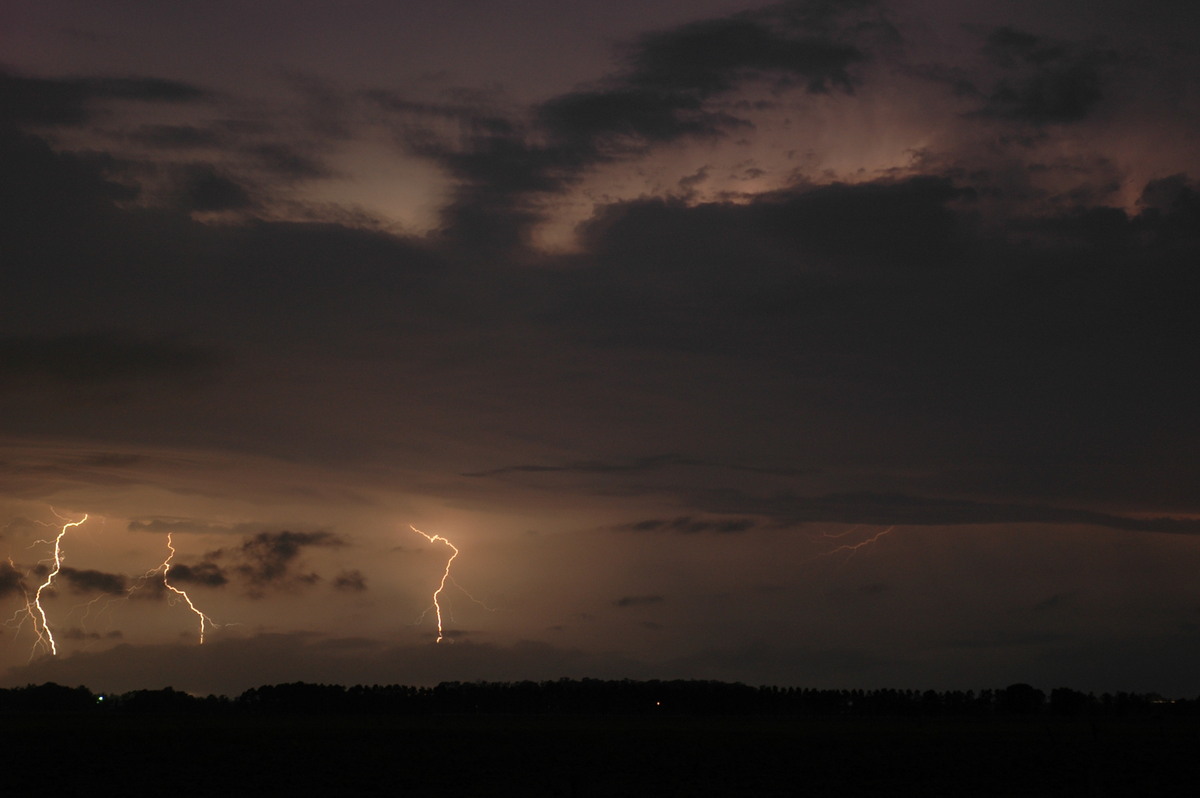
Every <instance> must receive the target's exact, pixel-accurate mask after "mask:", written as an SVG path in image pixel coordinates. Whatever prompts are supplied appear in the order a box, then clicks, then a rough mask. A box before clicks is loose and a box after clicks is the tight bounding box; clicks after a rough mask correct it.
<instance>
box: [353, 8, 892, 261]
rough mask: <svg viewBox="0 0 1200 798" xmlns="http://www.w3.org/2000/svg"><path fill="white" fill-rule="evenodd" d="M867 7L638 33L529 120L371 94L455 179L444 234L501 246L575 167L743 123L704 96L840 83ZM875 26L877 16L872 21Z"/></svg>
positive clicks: (411, 143) (414, 144) (756, 15)
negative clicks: (439, 126)
mask: <svg viewBox="0 0 1200 798" xmlns="http://www.w3.org/2000/svg"><path fill="white" fill-rule="evenodd" d="M869 5H871V4H869V3H853V4H845V5H843V6H841V7H840V8H839V9H838V12H837V13H835V12H834V11H833V10H832V8H833V7H832V6H829V5H828V4H812V3H801V4H791V5H785V6H782V7H779V8H774V9H770V10H767V11H763V12H747V13H742V14H738V15H734V16H730V17H726V18H721V19H713V20H705V21H700V22H693V23H689V24H686V25H684V26H681V27H679V28H675V29H671V30H666V31H661V32H658V33H654V34H649V35H646V36H643V37H642V38H640V39H639V40H637V41H636V42H635V43H633V44H632V45H631V46H630V47H629V48H628V52H627V53H626V58H625V63H626V68H625V70H624V71H622V72H620V73H618V74H614V75H611V76H609V77H608V78H607V79H606V80H603V81H600V82H599V83H598V84H596V85H594V86H589V87H585V88H581V89H579V90H577V91H574V92H570V93H567V94H563V95H560V96H558V97H554V98H552V99H550V100H547V101H546V102H544V103H542V104H541V105H539V106H538V107H537V108H535V109H534V112H533V119H532V123H531V124H530V125H529V126H526V125H520V124H516V123H513V122H510V121H509V120H507V119H504V118H502V117H499V116H497V115H495V114H493V113H488V112H483V111H476V112H475V113H474V114H472V113H471V112H470V111H469V110H468V109H464V108H463V107H462V106H461V105H453V104H430V103H415V102H411V101H407V100H405V99H404V98H401V97H396V96H394V95H391V94H387V93H378V92H377V93H375V94H373V95H371V96H372V99H373V100H374V101H375V102H377V103H378V104H380V105H381V106H382V107H385V108H388V109H390V110H391V111H393V112H396V113H398V114H399V115H400V116H401V117H402V118H406V119H409V120H415V122H414V121H409V122H407V123H405V124H404V125H402V126H401V128H400V130H399V135H400V138H401V140H402V141H404V142H405V144H406V145H407V146H408V147H410V148H411V149H412V150H413V151H415V152H418V153H420V154H423V155H425V156H427V157H430V158H433V159H435V160H437V161H439V162H440V163H442V164H443V165H444V166H445V167H446V168H448V169H449V170H450V171H451V172H452V173H453V174H454V175H455V176H456V177H457V178H458V179H459V180H460V181H461V186H460V188H459V190H458V198H457V201H456V202H455V203H454V204H452V205H451V206H450V207H449V208H448V209H446V211H445V212H444V217H443V224H444V227H445V232H446V233H447V234H448V235H449V236H450V238H451V239H453V240H455V241H458V242H462V243H466V242H470V243H472V244H476V245H482V246H484V247H493V248H500V249H502V250H508V249H512V248H514V247H518V246H520V245H521V244H522V243H523V242H524V233H523V232H522V231H523V230H524V228H525V227H526V226H527V225H529V224H530V223H532V222H533V221H535V220H536V219H538V218H539V217H540V212H539V210H538V209H537V207H536V202H534V197H533V196H532V195H535V194H538V193H553V192H556V191H559V190H561V189H563V188H565V187H566V186H568V185H570V184H572V183H574V182H575V181H576V180H578V178H579V177H580V175H581V173H582V172H583V170H585V169H587V168H589V167H591V166H594V165H596V164H599V163H603V162H606V161H611V160H613V159H616V158H621V157H625V156H628V155H632V154H637V153H641V152H645V151H646V150H648V149H649V148H651V147H654V146H660V145H664V144H669V143H672V142H677V141H680V140H683V139H686V138H712V137H719V136H723V135H725V134H726V133H728V132H730V131H734V130H737V129H739V128H745V127H748V126H749V125H750V123H749V122H748V121H747V120H745V119H741V118H739V117H737V116H735V115H733V114H731V113H729V112H728V111H727V110H725V109H717V108H713V107H711V105H710V100H713V99H714V98H716V97H718V96H720V95H723V94H726V93H728V92H730V91H731V90H733V89H734V88H735V87H737V86H739V85H742V84H744V83H747V82H751V81H756V82H762V81H767V82H771V83H773V84H774V85H775V86H776V87H780V86H783V85H787V84H793V83H794V84H798V85H800V86H801V87H802V88H803V89H804V90H805V91H807V92H810V93H827V92H830V91H833V90H840V91H847V92H848V91H850V90H851V89H852V87H853V85H854V83H855V78H854V76H853V74H852V69H853V67H854V66H856V65H857V64H859V63H861V62H863V61H865V60H866V59H867V56H866V54H865V53H864V52H863V51H862V50H860V49H859V48H858V47H857V46H856V44H855V43H854V41H853V40H854V39H855V38H856V37H858V36H861V35H862V34H863V31H864V30H865V29H866V27H865V26H864V25H862V24H854V23H855V22H860V20H857V19H854V20H851V21H847V22H846V23H845V24H838V20H840V19H841V13H840V12H842V11H847V10H849V11H850V13H851V16H853V15H854V13H855V12H856V11H858V10H859V9H861V8H862V7H865V6H869ZM878 24H880V25H882V24H883V23H878ZM430 116H432V117H436V118H438V119H441V120H445V119H450V120H453V121H454V122H455V123H456V124H457V126H458V128H459V131H458V134H457V135H453V136H446V135H445V134H438V133H435V132H433V130H432V129H431V128H430V127H429V126H426V125H423V124H421V123H420V120H421V118H422V117H430Z"/></svg>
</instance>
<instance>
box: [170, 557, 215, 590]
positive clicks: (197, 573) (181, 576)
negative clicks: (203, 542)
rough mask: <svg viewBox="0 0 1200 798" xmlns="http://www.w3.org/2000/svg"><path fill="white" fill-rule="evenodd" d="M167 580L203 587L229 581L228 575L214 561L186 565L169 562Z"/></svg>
mask: <svg viewBox="0 0 1200 798" xmlns="http://www.w3.org/2000/svg"><path fill="white" fill-rule="evenodd" d="M168 577H169V581H170V582H171V583H172V584H174V583H176V582H181V583H187V584H192V585H203V586H205V587H221V586H222V585H225V584H228V583H229V577H227V576H226V575H225V572H224V571H223V570H221V567H220V566H219V565H217V564H216V563H214V562H209V561H206V562H200V563H196V564H195V565H186V564H183V563H179V564H176V563H174V562H173V563H171V570H170V572H169V573H168Z"/></svg>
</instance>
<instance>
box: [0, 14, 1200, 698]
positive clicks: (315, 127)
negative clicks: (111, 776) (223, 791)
mask: <svg viewBox="0 0 1200 798" xmlns="http://www.w3.org/2000/svg"><path fill="white" fill-rule="evenodd" d="M1197 42H1200V4H1196V3H1194V2H1190V1H1189V2H1167V1H1166V0H1162V1H1160V2H1155V3H1145V2H1132V1H1126V0H1087V1H1086V2H1084V1H1083V0H1079V1H1078V2H1076V1H1075V0H1052V1H1051V2H1033V1H1032V0H1030V1H1022V2H1014V1H1011V0H992V1H991V2H971V3H963V2H957V0H907V1H906V0H894V1H892V2H870V0H861V1H860V0H843V1H841V2H835V1H834V0H816V1H815V2H795V3H782V4H776V5H760V4H757V3H754V2H741V1H740V0H696V1H694V2H686V3H685V2H678V1H668V0H637V1H636V2H634V1H633V0H619V1H617V2H614V0H578V1H577V2H569V3H563V2H559V1H558V0H554V1H551V0H522V2H515V0H443V1H442V2H437V3H408V2H388V1H387V0H343V1H341V2H317V1H316V0H258V1H257V2H254V3H239V2H206V3H164V2H159V1H158V0H154V1H153V2H152V1H151V0H112V1H111V2H104V3H95V2H88V1H85V0H78V1H77V2H70V1H69V0H37V2H34V1H33V0H15V1H10V2H6V3H5V4H4V7H3V10H0V148H2V149H3V152H2V153H0V554H3V555H4V556H5V557H6V558H7V561H5V560H0V613H2V615H3V618H5V619H7V620H8V623H7V625H5V626H2V627H0V684H4V685H23V684H27V683H31V682H42V681H47V680H53V681H57V682H60V683H64V684H72V685H74V684H85V685H87V686H89V687H90V688H92V689H93V690H132V689H138V688H158V687H162V686H167V685H170V686H173V687H175V688H176V689H181V690H189V691H194V692H218V693H226V694H236V693H237V692H240V691H241V690H244V689H246V688H248V687H252V686H255V685H260V684H267V683H278V682H284V681H298V680H299V681H313V682H316V681H320V682H336V683H342V684H356V683H367V684H370V683H380V684H385V683H407V684H432V683H437V682H439V681H443V680H454V679H460V680H474V679H487V680H518V679H534V680H539V679H554V678H558V677H563V676H569V677H585V676H591V677H598V678H625V677H629V678H672V679H673V678H701V679H721V680H730V681H742V682H747V683H751V684H780V685H797V686H808V687H863V688H871V687H900V688H915V689H927V688H928V689H939V690H942V689H979V688H983V687H998V686H1003V685H1006V684H1010V683H1014V682H1029V683H1032V684H1035V685H1038V686H1040V687H1042V688H1044V689H1050V688H1053V687H1058V686H1067V687H1071V688H1074V689H1081V690H1094V691H1115V690H1137V691H1158V692H1161V693H1163V694H1167V695H1188V696H1195V695H1197V694H1200V585H1198V580H1197V577H1198V576H1200V538H1198V537H1197V535H1200V499H1198V498H1197V485H1200V457H1198V456H1197V452H1198V451H1200V410H1198V408H1200V357H1198V355H1197V352H1198V351H1200V350H1198V343H1200V313H1198V312H1197V299H1198V298H1200V147H1198V146H1197V142H1200V46H1198V45H1197ZM85 514H86V515H87V516H88V520H87V521H86V522H84V523H83V524H81V525H79V526H77V527H69V528H66V532H65V534H63V535H62V538H61V541H60V553H61V561H60V562H59V563H58V566H57V567H56V565H55V562H54V548H55V545H54V541H55V538H56V536H58V534H59V532H60V529H62V528H63V525H64V524H66V523H68V522H74V521H78V520H79V519H81V518H83V516H84V515H85ZM410 524H411V525H415V527H417V528H418V529H420V530H423V531H424V532H426V533H428V534H429V535H440V536H444V537H445V538H446V539H448V540H449V541H451V542H452V543H453V544H454V545H455V546H456V547H457V548H458V549H459V551H460V554H459V555H458V557H457V558H456V559H455V560H454V562H453V563H452V570H451V574H450V577H451V578H450V579H449V580H448V581H447V582H446V585H445V589H444V591H443V592H442V593H441V597H440V604H441V605H442V609H443V613H444V615H445V630H444V632H445V634H444V639H443V640H442V642H441V643H437V642H435V640H436V638H437V634H438V630H437V623H436V617H435V613H434V612H432V611H431V607H432V603H433V593H434V591H435V590H436V589H437V587H438V584H439V580H440V579H441V578H442V575H443V572H444V569H445V567H446V562H447V557H448V555H449V554H450V549H449V548H448V547H447V546H446V545H444V543H443V542H442V541H440V540H434V541H430V540H427V539H426V538H424V537H422V536H420V535H418V534H417V533H416V532H414V531H413V530H412V529H411V528H410V526H409V525H410ZM168 534H170V535H171V541H172V545H173V546H174V548H175V550H176V552H175V555H174V558H173V560H172V561H171V563H170V564H169V566H168V568H167V569H166V570H167V580H166V581H167V584H164V575H163V571H164V569H163V568H162V567H161V566H162V565H163V563H164V561H165V560H166V558H167V556H168V554H169V550H168ZM168 585H170V586H174V587H175V588H177V589H182V590H184V591H186V592H187V593H188V595H189V596H190V598H191V599H192V600H193V602H194V604H195V606H196V607H197V608H198V609H199V610H200V611H201V612H203V613H205V614H206V615H207V616H208V617H209V618H211V620H212V622H213V625H212V626H208V625H206V627H205V639H204V642H203V644H201V643H200V642H199V639H198V637H199V635H198V632H199V625H198V620H199V618H198V616H197V615H195V614H193V613H192V612H191V611H190V610H189V608H188V607H187V605H186V604H185V603H184V602H183V600H182V598H181V597H180V596H179V595H177V594H175V593H173V592H172V591H171V590H170V589H168ZM40 586H44V588H43V589H42V595H41V598H40V603H41V605H42V608H43V610H44V612H45V615H46V628H45V629H43V628H42V622H41V619H40V617H38V615H37V612H36V608H35V607H32V606H31V602H32V601H33V599H35V598H36V594H37V591H38V589H39V587H40ZM39 631H41V632H42V639H41V640H40V641H39V637H38V632H39ZM47 634H52V635H53V637H54V642H55V647H56V652H52V651H50V650H49V646H48V645H47V644H48V643H49V642H50V641H49V640H48V639H46V637H47Z"/></svg>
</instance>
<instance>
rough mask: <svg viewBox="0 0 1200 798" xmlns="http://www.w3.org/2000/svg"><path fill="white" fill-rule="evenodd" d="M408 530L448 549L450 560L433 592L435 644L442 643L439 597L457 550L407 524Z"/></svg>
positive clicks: (448, 577) (442, 538) (440, 539)
mask: <svg viewBox="0 0 1200 798" xmlns="http://www.w3.org/2000/svg"><path fill="white" fill-rule="evenodd" d="M408 528H409V529H411V530H412V531H413V532H416V533H417V534H418V535H420V536H421V537H423V538H425V539H426V540H428V541H429V542H430V543H437V542H438V541H441V542H442V543H445V544H446V545H447V546H449V547H450V552H451V554H450V558H449V559H448V560H446V570H444V571H442V581H440V582H438V586H437V590H435V591H433V609H434V613H435V614H436V615H437V628H438V634H437V641H436V642H438V643H440V642H442V638H443V637H445V631H444V630H443V629H442V604H441V601H440V597H441V595H442V591H443V590H445V589H446V582H447V580H449V579H450V564H451V563H453V562H454V558H455V557H457V556H458V548H457V547H456V546H455V545H454V544H453V543H451V542H450V541H448V540H446V538H444V537H442V536H441V535H430V534H429V533H428V532H422V531H421V530H419V529H417V528H416V527H415V526H413V525H412V524H409V525H408Z"/></svg>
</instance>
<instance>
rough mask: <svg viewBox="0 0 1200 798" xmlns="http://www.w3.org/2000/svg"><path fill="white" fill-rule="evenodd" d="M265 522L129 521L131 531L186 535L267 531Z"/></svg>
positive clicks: (175, 519)
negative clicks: (231, 523)
mask: <svg viewBox="0 0 1200 798" xmlns="http://www.w3.org/2000/svg"><path fill="white" fill-rule="evenodd" d="M263 527H264V525H263V524H258V523H245V524H233V525H230V524H214V523H210V522H206V521H196V520H190V519H183V518H147V519H134V520H132V521H130V522H129V531H131V532H152V533H155V534H164V535H165V534H168V533H172V532H174V533H176V534H185V535H211V534H217V535H231V534H236V535H253V534H257V533H259V532H263V531H265V530H264V529H263Z"/></svg>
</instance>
